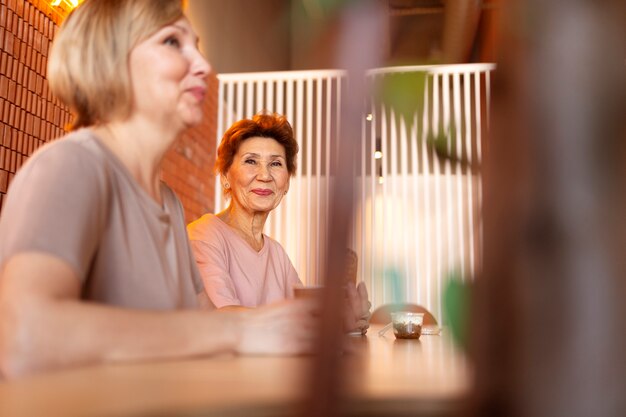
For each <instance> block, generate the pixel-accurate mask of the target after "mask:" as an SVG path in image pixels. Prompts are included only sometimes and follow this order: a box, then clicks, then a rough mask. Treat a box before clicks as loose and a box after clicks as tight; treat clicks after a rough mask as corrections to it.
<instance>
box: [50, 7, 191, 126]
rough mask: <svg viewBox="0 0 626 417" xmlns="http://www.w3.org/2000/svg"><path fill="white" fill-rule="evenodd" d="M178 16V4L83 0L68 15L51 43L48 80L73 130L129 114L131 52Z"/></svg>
mask: <svg viewBox="0 0 626 417" xmlns="http://www.w3.org/2000/svg"><path fill="white" fill-rule="evenodd" d="M181 17H183V1H181V0H85V1H84V2H83V3H82V4H81V5H80V6H78V7H77V8H76V9H75V10H74V11H73V12H72V13H71V14H70V15H69V16H68V17H67V19H66V20H65V22H64V23H63V26H62V27H61V30H60V31H59V33H58V34H57V35H56V37H55V40H54V42H53V45H52V50H51V52H50V59H49V62H48V81H49V85H50V89H51V91H52V93H53V94H54V95H56V96H57V97H58V98H59V99H60V100H61V101H63V102H64V103H65V104H66V105H67V106H69V107H70V109H71V110H72V112H73V113H74V120H73V122H72V126H71V129H72V130H74V129H78V128H80V127H85V126H91V125H96V124H101V123H106V122H110V121H111V120H113V119H116V118H126V117H128V116H129V115H130V112H131V110H132V106H133V96H132V86H131V80H130V71H129V56H130V52H131V51H132V49H133V48H134V47H135V46H136V45H137V44H138V43H140V42H141V41H143V40H145V39H146V38H148V37H149V36H150V35H152V34H154V33H155V32H156V31H157V30H159V29H160V28H162V27H163V26H165V25H168V24H170V23H173V22H175V21H176V20H178V19H180V18H181Z"/></svg>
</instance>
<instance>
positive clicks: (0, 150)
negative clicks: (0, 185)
mask: <svg viewBox="0 0 626 417" xmlns="http://www.w3.org/2000/svg"><path fill="white" fill-rule="evenodd" d="M5 153H6V148H5V147H4V146H0V170H1V171H4V170H5V165H4V156H5Z"/></svg>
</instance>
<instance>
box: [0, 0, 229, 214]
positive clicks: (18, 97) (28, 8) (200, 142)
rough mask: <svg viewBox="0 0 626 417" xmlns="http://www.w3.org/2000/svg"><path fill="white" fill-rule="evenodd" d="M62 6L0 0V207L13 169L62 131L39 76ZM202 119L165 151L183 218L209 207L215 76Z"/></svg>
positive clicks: (60, 116) (64, 119)
mask: <svg viewBox="0 0 626 417" xmlns="http://www.w3.org/2000/svg"><path fill="white" fill-rule="evenodd" d="M66 14H67V11H66V10H63V9H59V8H57V7H51V6H50V5H49V2H48V1H47V0H0V53H1V58H0V60H1V61H0V210H1V209H2V201H3V199H4V196H5V194H6V192H7V189H8V187H9V185H10V183H11V180H12V179H13V177H14V176H15V172H16V171H17V170H18V169H19V168H20V167H21V166H22V164H23V163H24V161H25V160H26V159H27V158H28V156H30V155H31V154H32V153H33V152H34V151H35V149H37V148H38V147H39V146H41V145H42V144H44V143H45V142H48V141H51V140H53V139H55V138H58V137H59V136H61V135H63V134H64V126H66V125H67V124H68V123H69V122H70V120H71V116H70V113H69V110H68V109H67V108H66V107H65V106H64V105H63V104H61V103H60V102H59V101H58V100H57V99H55V98H54V97H53V96H52V94H51V93H50V91H49V89H48V83H47V81H46V79H45V76H46V66H47V59H48V53H49V51H50V44H51V42H52V39H53V38H54V34H55V33H56V31H57V29H58V26H59V24H60V23H61V22H62V20H63V18H64V16H65V15H66ZM210 86H211V90H210V94H209V98H208V99H207V102H206V103H205V108H204V113H205V119H204V123H203V124H202V125H201V126H199V127H197V128H195V129H194V130H192V131H191V132H189V133H188V134H186V135H185V136H184V137H183V138H182V140H181V141H180V142H179V143H177V144H176V145H175V147H174V149H172V151H171V152H169V153H168V155H167V156H166V160H165V163H164V172H163V178H164V180H165V181H166V182H167V183H168V184H169V185H170V186H171V187H172V188H173V189H174V191H175V192H176V194H177V195H178V196H179V197H180V199H181V201H182V202H183V206H184V207H185V216H186V219H187V221H191V220H193V219H195V218H197V217H199V216H200V215H201V214H203V213H204V212H206V211H210V210H212V209H213V205H214V195H213V181H214V176H213V173H212V172H213V170H212V168H213V162H214V160H215V153H214V148H215V139H214V138H215V133H216V117H217V114H216V112H217V80H216V78H215V76H212V77H211V80H210Z"/></svg>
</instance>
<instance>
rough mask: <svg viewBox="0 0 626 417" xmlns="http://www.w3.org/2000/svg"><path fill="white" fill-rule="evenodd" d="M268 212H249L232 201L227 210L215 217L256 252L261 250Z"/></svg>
mask: <svg viewBox="0 0 626 417" xmlns="http://www.w3.org/2000/svg"><path fill="white" fill-rule="evenodd" d="M268 215H269V212H249V211H246V210H244V209H242V208H240V207H238V206H237V205H236V204H234V203H233V202H232V201H231V203H230V205H229V206H228V208H227V209H226V210H224V211H222V212H221V213H218V214H217V217H218V218H219V219H220V220H222V221H223V222H224V223H226V224H227V225H228V226H230V227H231V228H232V229H233V230H234V231H235V232H236V233H237V234H238V235H240V236H241V237H243V238H244V239H245V241H246V242H248V244H249V245H250V246H251V247H252V248H253V249H254V250H256V251H257V252H258V251H260V250H261V249H263V245H264V241H263V227H264V226H265V221H266V220H267V216H268Z"/></svg>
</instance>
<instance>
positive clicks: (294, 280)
mask: <svg viewBox="0 0 626 417" xmlns="http://www.w3.org/2000/svg"><path fill="white" fill-rule="evenodd" d="M287 262H288V263H289V266H288V268H289V271H288V273H287V282H288V285H287V294H286V296H287V298H293V297H294V294H293V293H294V291H293V289H294V287H300V286H302V281H300V277H298V272H297V271H296V268H294V266H293V264H292V263H291V260H289V258H287Z"/></svg>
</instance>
